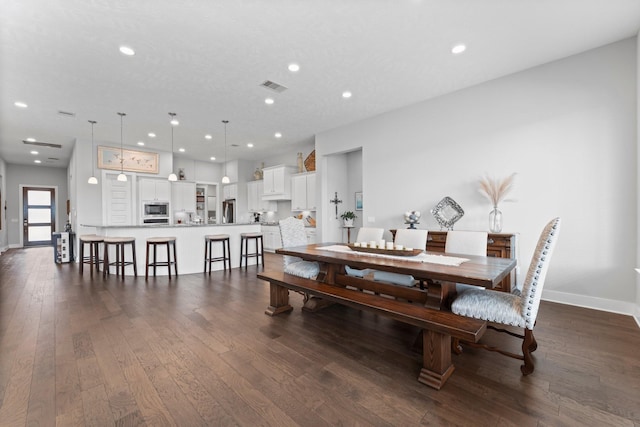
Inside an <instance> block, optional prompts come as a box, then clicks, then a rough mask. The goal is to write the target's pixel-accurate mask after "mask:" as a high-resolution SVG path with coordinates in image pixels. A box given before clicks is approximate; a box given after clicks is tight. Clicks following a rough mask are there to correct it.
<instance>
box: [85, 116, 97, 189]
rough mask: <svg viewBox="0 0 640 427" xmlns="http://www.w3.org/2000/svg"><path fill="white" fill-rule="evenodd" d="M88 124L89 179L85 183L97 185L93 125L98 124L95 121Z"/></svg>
mask: <svg viewBox="0 0 640 427" xmlns="http://www.w3.org/2000/svg"><path fill="white" fill-rule="evenodd" d="M89 123H91V176H90V177H89V180H88V181H87V182H88V183H89V184H97V183H98V178H96V166H95V165H96V164H95V162H94V158H93V125H95V124H96V123H98V122H96V121H95V120H89Z"/></svg>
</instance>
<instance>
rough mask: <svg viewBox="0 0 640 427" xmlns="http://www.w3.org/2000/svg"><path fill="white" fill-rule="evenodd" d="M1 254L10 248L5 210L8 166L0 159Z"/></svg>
mask: <svg viewBox="0 0 640 427" xmlns="http://www.w3.org/2000/svg"><path fill="white" fill-rule="evenodd" d="M0 194H1V195H2V197H1V198H0V220H1V221H0V222H1V223H2V224H1V225H0V253H2V252H4V251H6V250H7V249H8V248H9V239H8V232H7V230H8V228H9V225H8V223H7V215H6V211H5V209H4V207H5V203H6V200H7V164H6V163H5V161H4V160H3V159H2V158H0Z"/></svg>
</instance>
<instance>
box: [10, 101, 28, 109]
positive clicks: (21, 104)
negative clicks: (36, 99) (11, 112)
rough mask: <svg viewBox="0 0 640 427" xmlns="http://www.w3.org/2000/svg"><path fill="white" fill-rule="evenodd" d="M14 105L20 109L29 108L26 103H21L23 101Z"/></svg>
mask: <svg viewBox="0 0 640 427" xmlns="http://www.w3.org/2000/svg"><path fill="white" fill-rule="evenodd" d="M13 105H15V106H16V107H19V108H27V107H28V105H27V104H25V103H24V102H21V101H16V102H14V103H13Z"/></svg>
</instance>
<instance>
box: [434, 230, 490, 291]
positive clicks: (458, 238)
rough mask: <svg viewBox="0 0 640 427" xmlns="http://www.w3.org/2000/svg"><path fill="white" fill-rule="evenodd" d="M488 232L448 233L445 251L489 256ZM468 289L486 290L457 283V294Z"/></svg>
mask: <svg viewBox="0 0 640 427" xmlns="http://www.w3.org/2000/svg"><path fill="white" fill-rule="evenodd" d="M488 236H489V233H487V232H486V231H453V230H451V231H448V232H447V241H446V243H445V245H444V251H445V252H447V253H453V254H460V255H479V256H487V238H488ZM467 289H484V288H483V287H482V286H473V285H466V284H464V283H456V292H458V293H461V292H463V291H465V290H467Z"/></svg>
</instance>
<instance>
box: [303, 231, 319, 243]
mask: <svg viewBox="0 0 640 427" xmlns="http://www.w3.org/2000/svg"><path fill="white" fill-rule="evenodd" d="M305 233H306V234H307V244H308V245H312V244H314V243H318V242H317V239H316V229H315V228H306V229H305Z"/></svg>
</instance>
